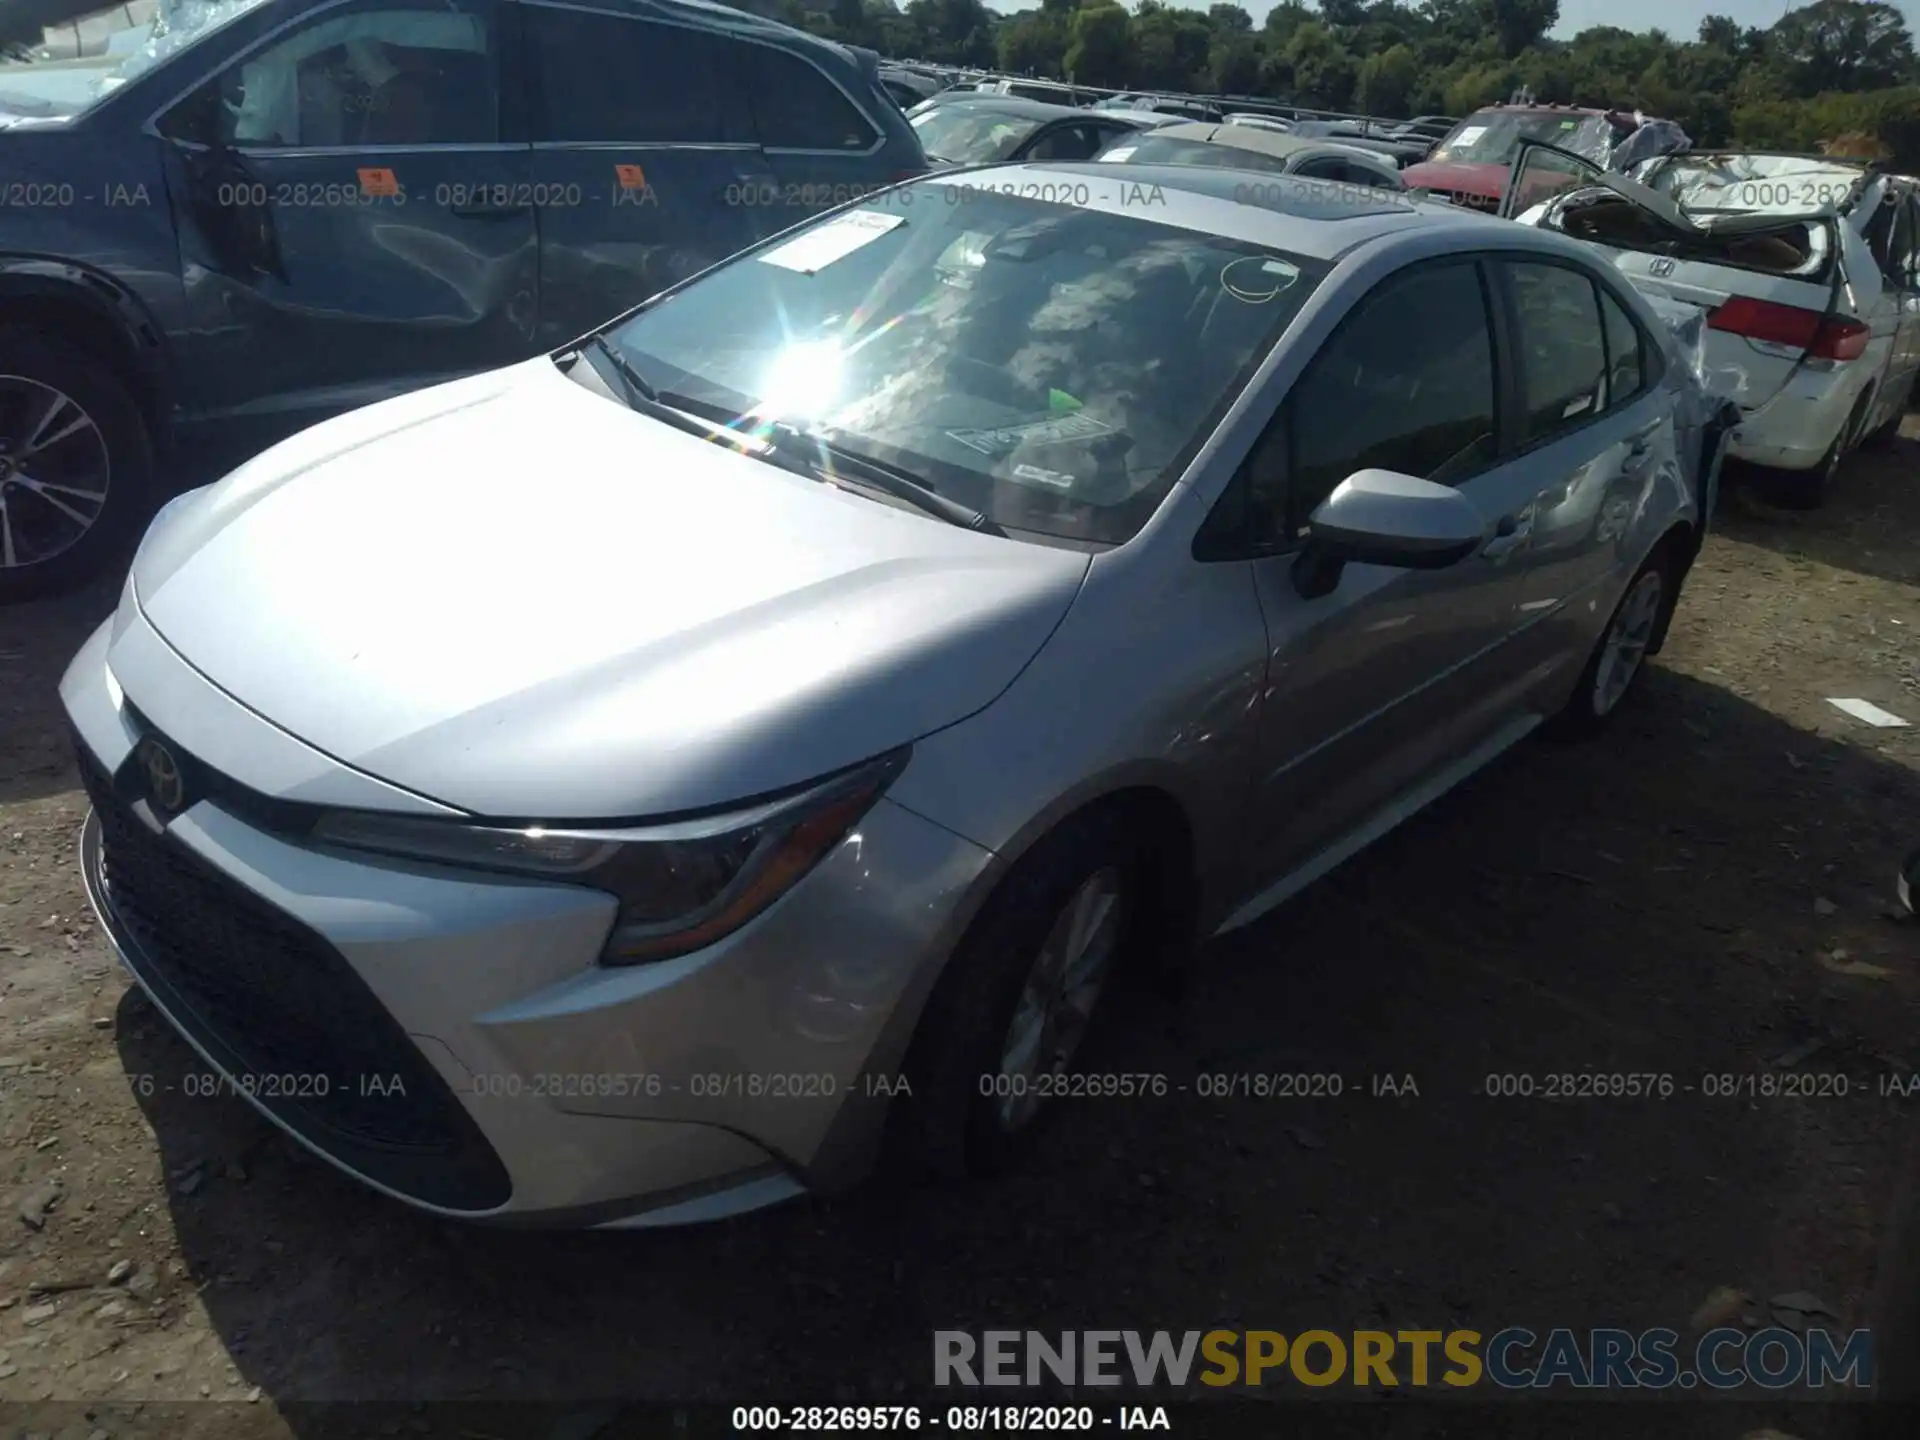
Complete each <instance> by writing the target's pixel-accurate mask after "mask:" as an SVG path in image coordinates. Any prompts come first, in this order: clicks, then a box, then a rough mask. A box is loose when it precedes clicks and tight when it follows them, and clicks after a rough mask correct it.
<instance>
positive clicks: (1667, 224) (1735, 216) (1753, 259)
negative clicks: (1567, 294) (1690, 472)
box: [1510, 155, 1884, 412]
mask: <svg viewBox="0 0 1920 1440" xmlns="http://www.w3.org/2000/svg"><path fill="white" fill-rule="evenodd" d="M1566 158H1571V157H1566ZM1554 161H1555V163H1560V162H1561V161H1562V157H1559V156H1557V155H1556V156H1555V157H1554ZM1521 163H1525V157H1523V159H1522V162H1521ZM1639 176H1640V179H1627V178H1625V177H1621V176H1617V175H1606V176H1601V175H1599V173H1598V172H1597V171H1595V172H1594V173H1593V175H1592V176H1591V177H1582V178H1591V179H1592V182H1593V183H1592V184H1591V185H1590V186H1589V185H1583V184H1578V183H1577V182H1576V184H1575V186H1574V187H1571V188H1569V187H1565V186H1562V187H1560V189H1559V193H1557V194H1555V195H1554V196H1553V198H1551V199H1548V200H1546V201H1544V202H1542V203H1541V204H1538V205H1535V206H1534V207H1533V208H1532V209H1531V210H1530V211H1528V213H1527V214H1526V215H1524V216H1521V217H1520V218H1521V219H1522V221H1523V223H1534V224H1544V225H1546V226H1548V228H1551V229H1556V230H1559V231H1561V232H1562V233H1564V234H1567V235H1570V236H1572V237H1573V238H1575V239H1578V240H1583V241H1586V242H1587V243H1589V244H1592V245H1596V246H1599V247H1601V248H1603V249H1604V250H1606V251H1607V253H1608V255H1609V258H1611V259H1612V260H1613V262H1614V264H1615V265H1617V266H1618V267H1619V269H1620V271H1621V272H1622V273H1623V274H1624V275H1626V276H1627V278H1628V279H1629V280H1631V281H1632V283H1633V284H1634V285H1635V286H1636V287H1637V288H1639V289H1641V290H1644V291H1646V292H1647V293H1649V294H1651V295H1656V296H1660V297H1662V298H1664V299H1667V300H1672V301H1678V302H1681V303H1683V304H1687V305H1692V306H1696V307H1698V308H1699V309H1700V310H1702V311H1703V312H1705V313H1706V314H1707V315H1708V317H1709V321H1708V328H1707V330H1706V343H1705V346H1704V359H1703V364H1704V369H1705V372H1706V373H1705V374H1704V376H1703V378H1704V379H1705V380H1706V382H1707V384H1708V386H1709V388H1711V389H1712V390H1713V391H1714V392H1715V393H1717V394H1721V395H1725V396H1728V397H1730V398H1731V399H1733V400H1734V401H1735V402H1736V403H1737V404H1738V405H1739V406H1740V408H1741V409H1742V410H1743V411H1749V412H1751V411H1754V410H1758V409H1760V408H1761V407H1763V406H1765V405H1766V404H1767V403H1768V402H1769V401H1770V400H1772V399H1773V398H1774V397H1775V396H1776V395H1778V394H1779V393H1780V391H1781V390H1782V389H1783V388H1784V387H1785V386H1786V385H1787V383H1788V382H1789V381H1790V380H1791V379H1792V378H1793V376H1794V375H1795V373H1796V372H1797V371H1799V370H1800V369H1801V368H1802V367H1805V366H1809V365H1812V366H1824V367H1830V366H1832V365H1834V364H1836V363H1843V362H1845V361H1847V360H1849V359H1851V358H1855V357H1857V356H1859V355H1860V354H1861V353H1863V351H1864V350H1865V348H1866V342H1867V339H1868V338H1869V337H1868V335H1867V333H1866V331H1867V326H1866V325H1865V323H1864V321H1865V320H1866V319H1867V317H1871V316H1873V315H1874V314H1875V312H1876V310H1877V308H1878V302H1879V300H1880V298H1881V293H1882V290H1883V288H1884V282H1883V280H1882V278H1881V275H1880V272H1879V268H1878V267H1877V266H1876V265H1875V264H1874V263H1873V260H1872V257H1871V255H1870V253H1869V251H1868V249H1867V244H1866V241H1865V239H1864V237H1863V234H1862V231H1863V230H1864V227H1865V224H1866V222H1867V218H1868V217H1870V216H1872V215H1873V214H1874V212H1875V210H1876V209H1877V208H1878V206H1879V203H1880V195H1881V189H1882V184H1883V182H1882V181H1881V180H1880V179H1878V178H1877V177H1870V176H1869V175H1868V174H1867V172H1866V171H1865V170H1864V169H1863V167H1861V166H1859V165H1850V164H1846V163H1844V162H1833V161H1823V160H1817V159H1816V160H1808V159H1803V158H1800V157H1792V156H1767V155H1737V156H1713V157H1706V156H1693V155H1682V156H1668V157H1662V158H1661V159H1658V160H1655V161H1653V162H1651V163H1650V164H1648V165H1646V166H1643V167H1641V168H1640V171H1639ZM1560 178H1566V177H1560ZM1641 179H1644V180H1645V181H1646V182H1647V183H1645V184H1642V183H1640V180H1641ZM1510 188H1513V187H1510ZM1534 193H1536V194H1537V193H1539V192H1538V189H1537V186H1536V189H1535V191H1534Z"/></svg>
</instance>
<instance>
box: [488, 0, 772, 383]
mask: <svg viewBox="0 0 1920 1440" xmlns="http://www.w3.org/2000/svg"><path fill="white" fill-rule="evenodd" d="M523 8H524V10H525V13H526V54H527V73H528V80H529V95H528V101H529V110H530V113H531V117H532V133H533V174H532V185H531V187H530V189H531V193H530V195H529V196H528V197H527V198H528V199H529V200H530V202H531V203H532V206H533V210H534V212H535V213H536V214H537V216H538V223H539V233H540V287H541V295H542V305H541V316H540V320H541V324H540V336H541V343H542V344H543V345H544V346H546V347H548V348H552V347H554V346H557V345H561V344H564V343H565V342H566V341H568V340H571V339H573V338H574V337H576V336H578V335H580V334H583V333H584V332H586V331H587V330H590V329H592V328H594V327H595V326H597V325H599V324H601V323H603V322H604V321H606V320H609V319H611V318H612V317H613V316H615V315H617V314H619V313H620V312H621V311H622V310H625V309H628V308H629V307H631V306H633V305H637V304H638V303H639V302H640V301H642V300H645V299H646V298H647V297H648V296H649V295H654V294H657V293H658V292H659V291H661V290H664V289H666V288H667V287H668V286H669V285H673V284H675V283H677V282H678V281H680V280H683V279H685V278H686V277H687V276H689V275H692V274H694V273H696V272H697V271H700V270H703V269H705V268H706V267H707V266H709V265H711V264H713V263H715V262H716V261H719V260H723V259H725V258H726V257H727V256H728V255H731V254H733V253H734V252H735V251H736V250H740V249H743V248H745V247H746V246H748V245H750V244H752V243H753V242H754V241H755V240H757V239H759V238H760V237H761V235H762V234H763V233H764V232H765V231H767V230H770V229H772V228H777V226H778V224H779V223H780V219H779V217H780V205H779V195H778V192H777V186H776V183H775V180H774V176H773V173H772V170H771V169H770V167H769V166H768V165H767V163H766V159H765V157H764V156H762V155H761V153H760V148H759V145H758V144H757V143H756V142H755V140H754V138H753V133H752V127H751V124H750V121H749V116H748V112H747V110H746V108H745V105H744V104H743V103H742V100H741V98H740V96H741V92H742V90H743V89H744V85H745V75H744V73H743V71H744V70H745V67H746V66H747V64H748V62H749V56H748V55H747V53H746V51H747V49H748V47H746V46H745V45H743V44H741V43H740V42H738V41H735V40H732V39H730V38H728V37H725V36H722V35H720V34H718V33H717V32H715V31H711V30H705V29H700V28H697V27H694V26H689V25H679V24H669V23H667V22H665V21H663V20H658V19H655V18H653V17H652V16H651V15H647V16H643V15H641V14H640V13H638V12H636V11H630V10H627V9H626V8H624V6H622V5H621V4H620V3H619V0H581V3H577V4H576V3H573V0H565V3H561V0H525V4H524V7H523Z"/></svg>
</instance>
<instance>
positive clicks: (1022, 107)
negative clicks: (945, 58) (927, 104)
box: [950, 92, 1087, 120]
mask: <svg viewBox="0 0 1920 1440" xmlns="http://www.w3.org/2000/svg"><path fill="white" fill-rule="evenodd" d="M950 103H951V104H954V105H965V106H966V107H967V108H968V109H969V110H1000V111H1003V112H1005V113H1006V114H1009V115H1025V116H1029V117H1030V118H1032V119H1035V120H1052V119H1055V118H1057V117H1058V116H1061V115H1081V116H1084V115H1085V114H1086V113H1087V112H1086V110H1085V109H1084V108H1083V107H1081V106H1078V105H1055V104H1054V103H1053V102H1052V101H1050V100H1029V99H1027V97H1026V96H1024V95H1001V94H998V93H994V94H982V93H980V92H975V93H974V94H972V95H956V96H954V97H953V99H952V101H951V102H950Z"/></svg>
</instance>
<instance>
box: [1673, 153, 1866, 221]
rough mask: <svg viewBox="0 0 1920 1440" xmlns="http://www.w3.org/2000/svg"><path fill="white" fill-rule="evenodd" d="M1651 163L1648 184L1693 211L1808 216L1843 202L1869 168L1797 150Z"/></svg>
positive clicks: (1700, 212)
mask: <svg viewBox="0 0 1920 1440" xmlns="http://www.w3.org/2000/svg"><path fill="white" fill-rule="evenodd" d="M1648 168H1649V171H1650V172H1651V173H1646V174H1644V175H1643V178H1644V181H1645V183H1646V184H1647V185H1648V186H1649V187H1650V188H1651V189H1654V190H1657V191H1659V192H1660V193H1661V194H1663V195H1666V196H1668V197H1670V198H1671V199H1672V200H1673V202H1674V203H1675V204H1676V205H1678V206H1679V207H1680V208H1681V209H1682V210H1686V211H1689V212H1691V213H1694V214H1704V213H1710V212H1729V211H1733V212H1739V213H1743V214H1756V213H1757V214H1775V215H1804V214H1806V213H1807V212H1808V211H1810V210H1819V209H1821V208H1822V207H1823V206H1827V205H1839V204H1841V203H1842V202H1844V201H1845V200H1846V199H1847V197H1848V195H1849V194H1851V193H1852V191H1853V188H1854V186H1856V185H1858V184H1859V183H1860V177H1861V176H1862V175H1863V174H1865V173H1866V172H1865V169H1864V167H1862V166H1859V165H1849V164H1846V163H1845V162H1843V161H1835V160H1818V159H1807V158H1805V157H1802V156H1797V155H1708V154H1698V155H1681V156H1675V157H1674V158H1672V159H1669V160H1667V161H1666V162H1665V163H1663V164H1659V165H1655V166H1650V167H1648Z"/></svg>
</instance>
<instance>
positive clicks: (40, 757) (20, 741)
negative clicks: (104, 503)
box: [0, 575, 120, 805]
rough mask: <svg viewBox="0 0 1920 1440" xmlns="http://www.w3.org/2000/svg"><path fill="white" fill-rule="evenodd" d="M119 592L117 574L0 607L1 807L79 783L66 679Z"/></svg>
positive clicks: (68, 790)
mask: <svg viewBox="0 0 1920 1440" xmlns="http://www.w3.org/2000/svg"><path fill="white" fill-rule="evenodd" d="M119 592H120V577H119V576H118V575H116V576H113V577H110V578H108V579H103V580H101V581H99V582H97V583H95V584H91V585H88V586H86V587H84V588H83V589H79V590H75V591H73V592H71V593H69V594H66V595H61V596H58V597H56V598H54V599H49V600H35V601H29V602H25V603H22V604H16V605H0V805H13V804H18V803H20V802H22V801H31V800H43V799H48V798H50V797H53V796H58V795H66V794H69V793H71V792H72V790H73V789H74V786H75V783H76V782H75V779H74V769H73V747H72V742H71V741H70V740H69V739H68V736H69V733H70V732H69V731H68V728H67V721H66V716H65V715H64V714H63V713H62V711H61V709H60V693H59V691H60V677H61V675H62V674H63V673H65V671H66V668H67V662H68V661H70V660H72V659H73V656H74V652H75V651H77V650H79V648H80V646H81V645H82V644H83V643H85V641H86V638H87V636H88V635H89V634H91V633H92V631H93V628H94V627H95V626H96V625H98V624H99V623H100V622H101V621H102V620H104V619H106V618H107V617H108V616H109V615H111V614H112V613H113V606H114V600H115V598H116V597H117V596H118V594H119Z"/></svg>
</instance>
